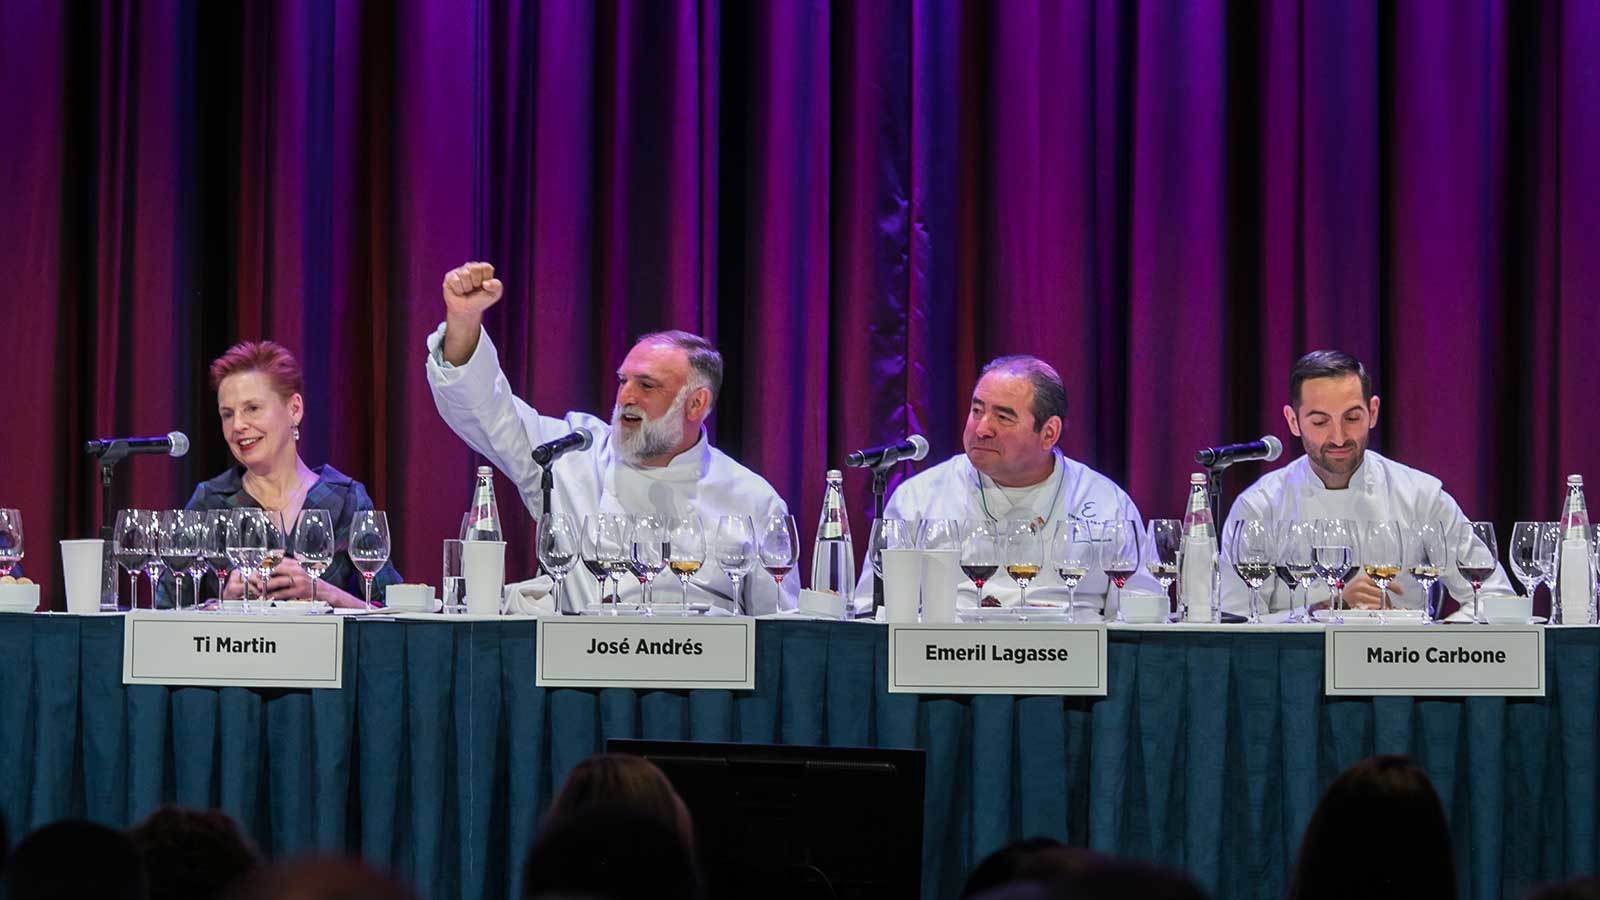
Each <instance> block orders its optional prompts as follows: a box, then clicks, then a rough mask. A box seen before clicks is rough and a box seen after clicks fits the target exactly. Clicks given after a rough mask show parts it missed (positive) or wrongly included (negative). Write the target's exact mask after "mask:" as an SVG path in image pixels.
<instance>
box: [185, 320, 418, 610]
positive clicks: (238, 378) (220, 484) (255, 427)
mask: <svg viewBox="0 0 1600 900" xmlns="http://www.w3.org/2000/svg"><path fill="white" fill-rule="evenodd" d="M211 387H212V389H213V390H215V391H216V392H217V414H218V415H219V416H220V417H221V419H222V437H223V438H224V439H225V440H226V441H227V442H228V449H229V450H231V451H233V458H234V459H235V460H237V461H238V463H239V464H238V465H236V466H234V467H232V468H230V469H229V470H228V471H226V472H223V473H222V474H221V475H218V476H217V477H215V478H213V479H211V480H210V481H202V482H201V483H200V484H199V485H198V486H197V487H196V488H195V489H194V496H192V497H190V498H189V503H188V505H187V506H186V507H185V508H186V509H205V510H210V509H237V508H239V507H258V508H261V509H266V510H270V511H276V512H280V513H282V514H283V522H284V525H285V529H286V530H289V529H293V528H294V524H295V522H296V521H297V520H298V518H299V516H300V511H301V510H303V509H325V510H327V511H328V513H329V518H331V519H332V520H333V528H334V532H335V533H336V535H337V541H338V552H337V553H335V554H334V557H333V563H332V564H331V565H329V566H328V570H327V571H326V572H324V573H323V575H322V582H323V583H322V584H321V585H319V586H318V587H317V592H316V597H317V599H318V600H327V601H328V602H329V603H331V604H332V605H334V606H346V607H365V606H366V603H365V602H364V601H362V600H361V599H360V597H359V594H360V593H361V590H362V587H361V574H360V573H359V572H358V571H356V568H355V565H354V564H352V563H351V562H350V556H349V555H348V553H347V552H346V547H347V546H349V540H350V523H351V520H352V519H354V518H355V514H356V513H357V512H358V511H360V510H364V509H372V508H373V505H372V498H371V497H369V496H367V489H366V488H365V487H362V485H361V482H359V481H356V480H355V479H353V478H351V477H350V476H348V475H345V474H343V473H341V472H339V471H338V470H337V469H335V468H334V467H333V466H330V465H323V466H320V467H318V468H316V469H313V468H311V467H310V466H308V465H306V463H305V460H303V459H301V458H300V453H299V450H298V448H297V447H296V442H298V441H299V440H300V421H301V419H302V417H304V415H305V397H304V394H305V377H304V376H303V375H302V374H301V371H300V363H299V361H298V360H296V359H295V358H294V355H293V354H291V353H290V352H289V351H288V350H285V349H284V348H283V347H282V346H280V345H278V344H275V343H273V342H272V341H246V342H244V343H242V344H235V345H234V346H233V347H230V348H229V349H228V352H226V353H224V354H222V355H221V356H219V357H217V360H216V362H213V363H212V364H211ZM291 549H292V548H291ZM207 579H208V581H209V582H211V583H212V584H213V585H214V581H212V579H211V577H210V576H207ZM399 582H400V573H399V572H397V571H395V568H394V566H393V565H392V564H390V565H385V566H384V567H383V570H382V571H380V572H379V573H378V575H377V577H376V578H375V579H373V582H372V599H373V602H374V603H378V604H381V603H382V598H383V594H384V589H385V588H387V587H388V586H389V585H391V584H397V583H399ZM212 589H213V590H215V588H214V586H213V588H212ZM242 592H243V583H242V582H241V581H240V578H239V573H238V572H234V573H233V574H232V575H231V576H230V577H229V579H228V584H227V586H226V588H225V589H224V590H223V592H222V596H223V598H224V599H230V600H231V599H236V598H238V597H239V596H240V595H241V593H242ZM250 593H251V596H261V597H265V599H267V600H305V599H310V598H311V576H309V575H307V574H306V572H305V570H304V569H302V568H301V567H300V563H299V562H297V561H295V559H294V558H293V557H292V556H284V558H283V561H282V562H280V563H279V564H278V565H277V567H276V568H274V569H273V570H272V573H271V576H270V577H269V578H268V579H267V581H266V584H264V585H259V586H256V585H252V588H251V591H250Z"/></svg>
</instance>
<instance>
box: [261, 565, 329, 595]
mask: <svg viewBox="0 0 1600 900" xmlns="http://www.w3.org/2000/svg"><path fill="white" fill-rule="evenodd" d="M319 593H320V592H319ZM266 598H267V599H268V600H310V599H311V576H310V575H307V574H306V570H305V569H303V568H301V567H300V561H299V560H297V559H295V558H294V557H292V556H285V557H284V558H283V561H282V562H280V563H278V564H277V565H276V566H274V567H273V569H272V572H271V574H270V575H269V576H268V578H267V590H266Z"/></svg>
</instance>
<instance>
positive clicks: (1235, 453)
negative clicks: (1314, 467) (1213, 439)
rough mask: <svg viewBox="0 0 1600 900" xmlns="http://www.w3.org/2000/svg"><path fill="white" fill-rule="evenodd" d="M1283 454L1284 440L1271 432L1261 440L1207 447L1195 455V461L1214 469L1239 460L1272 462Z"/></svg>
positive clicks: (1222, 467)
mask: <svg viewBox="0 0 1600 900" xmlns="http://www.w3.org/2000/svg"><path fill="white" fill-rule="evenodd" d="M1282 455H1283V441H1280V440H1278V439H1277V438H1275V437H1273V436H1272V435H1270V434H1269V435H1266V436H1265V437H1262V438H1261V439H1260V440H1254V441H1246V442H1245V443H1243V444H1223V445H1222V446H1221V447H1207V448H1205V449H1204V450H1201V451H1200V452H1198V453H1196V454H1195V455H1194V461H1195V462H1197V463H1199V464H1200V465H1202V466H1208V467H1210V468H1213V469H1225V468H1227V467H1228V466H1231V465H1233V464H1234V463H1237V462H1249V461H1251V460H1257V459H1259V460H1261V461H1262V462H1272V461H1273V460H1275V459H1277V458H1278V457H1280V456H1282Z"/></svg>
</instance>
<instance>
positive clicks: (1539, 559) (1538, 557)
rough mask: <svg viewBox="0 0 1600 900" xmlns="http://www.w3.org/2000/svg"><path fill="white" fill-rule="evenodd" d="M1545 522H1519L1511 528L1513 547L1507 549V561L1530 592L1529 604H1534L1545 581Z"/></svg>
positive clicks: (1512, 571)
mask: <svg viewBox="0 0 1600 900" xmlns="http://www.w3.org/2000/svg"><path fill="white" fill-rule="evenodd" d="M1543 525H1544V523H1543V522H1518V523H1517V524H1515V525H1513V526H1511V546H1509V547H1507V548H1506V561H1507V562H1509V563H1511V574H1513V575H1515V576H1517V580H1518V581H1520V582H1522V586H1523V587H1524V588H1525V589H1526V590H1527V592H1528V603H1529V604H1530V605H1531V604H1532V603H1533V595H1534V592H1535V591H1537V590H1538V589H1539V583H1540V582H1542V581H1543V580H1544V579H1545V575H1546V573H1545V570H1544V556H1543V555H1542V554H1541V553H1540V549H1541V547H1540V543H1541V541H1542V539H1543V536H1544V529H1543Z"/></svg>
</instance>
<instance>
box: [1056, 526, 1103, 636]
mask: <svg viewBox="0 0 1600 900" xmlns="http://www.w3.org/2000/svg"><path fill="white" fill-rule="evenodd" d="M1095 548H1096V544H1095V539H1094V529H1093V526H1092V524H1091V523H1089V522H1086V521H1083V520H1081V519H1063V520H1061V521H1060V522H1057V523H1056V524H1055V526H1054V527H1053V528H1052V529H1051V531H1050V548H1049V557H1050V564H1051V565H1052V566H1054V567H1055V570H1056V575H1057V576H1059V577H1060V578H1061V583H1062V584H1064V585H1066V586H1067V621H1068V622H1073V621H1076V615H1075V613H1074V609H1075V608H1076V607H1077V600H1078V584H1079V583H1081V582H1082V581H1083V577H1084V576H1085V575H1088V574H1089V567H1090V566H1092V565H1094V563H1095V559H1096V555H1095Z"/></svg>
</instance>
